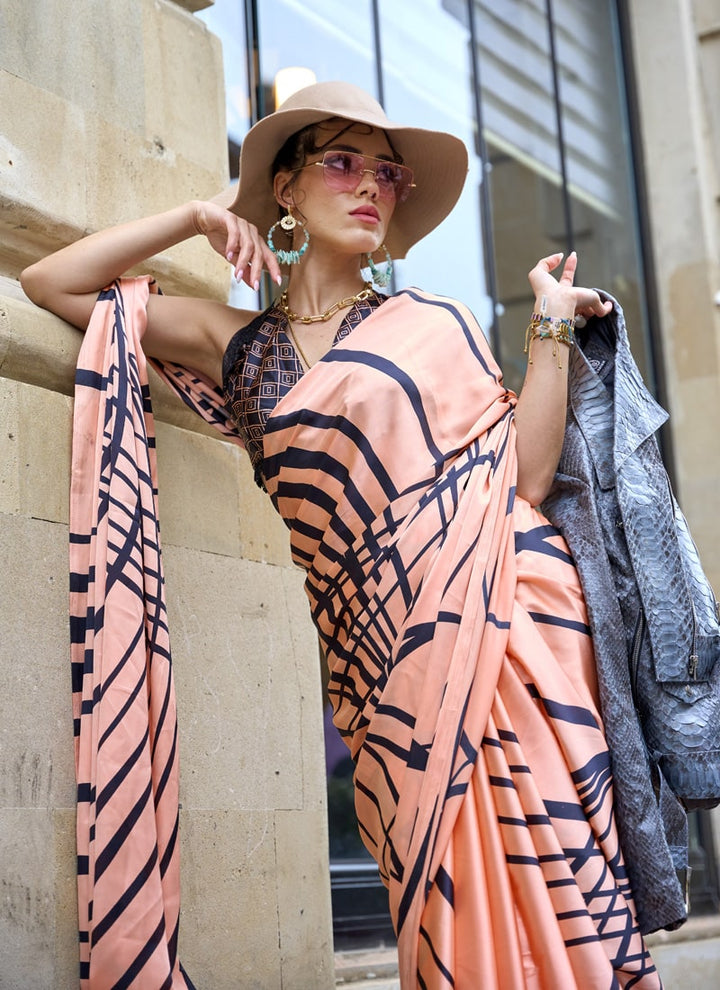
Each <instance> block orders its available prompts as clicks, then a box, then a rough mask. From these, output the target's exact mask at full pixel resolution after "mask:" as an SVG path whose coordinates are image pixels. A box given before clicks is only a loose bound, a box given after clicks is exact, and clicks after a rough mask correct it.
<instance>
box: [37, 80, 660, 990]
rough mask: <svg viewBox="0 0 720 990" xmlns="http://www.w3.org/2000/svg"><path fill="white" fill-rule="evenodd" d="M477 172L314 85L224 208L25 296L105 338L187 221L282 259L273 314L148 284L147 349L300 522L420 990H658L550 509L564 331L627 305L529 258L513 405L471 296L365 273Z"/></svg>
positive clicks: (230, 249) (329, 88)
mask: <svg viewBox="0 0 720 990" xmlns="http://www.w3.org/2000/svg"><path fill="white" fill-rule="evenodd" d="M466 163H467V156H466V151H465V148H464V146H463V145H462V142H460V141H459V140H458V139H456V138H454V137H452V136H450V135H447V134H440V133H436V132H431V131H423V130H420V129H415V128H407V127H402V126H400V125H397V124H393V123H391V122H389V121H388V120H387V118H386V117H385V115H384V112H383V111H382V109H381V108H380V106H379V105H378V104H377V103H376V102H375V101H374V100H372V99H371V98H370V97H369V96H367V94H365V93H364V92H362V91H361V90H358V89H356V88H355V87H353V86H350V85H347V84H344V83H321V84H318V85H316V86H311V87H308V88H307V89H305V90H302V91H300V92H299V93H297V94H295V95H294V96H293V97H291V98H290V99H289V100H288V101H287V102H286V103H285V104H284V105H283V107H282V108H281V109H280V110H278V111H277V112H276V113H274V114H272V115H271V116H270V117H267V118H265V119H264V120H262V121H260V122H259V123H258V124H256V125H255V127H254V128H253V129H252V130H251V131H250V133H249V134H248V136H247V138H246V140H245V142H244V144H243V150H242V160H241V181H240V185H239V190H238V193H237V197H236V198H235V201H234V202H233V203H232V204H231V209H230V210H227V209H225V208H224V207H223V206H222V205H220V204H219V203H212V202H192V203H189V204H186V205H184V206H182V207H178V208H177V209H173V210H170V211H168V212H167V213H163V214H161V215H159V216H154V217H150V218H147V219H143V220H139V221H136V222H133V223H129V224H126V225H123V226H121V227H117V228H113V229H111V230H107V231H103V232H101V233H98V234H94V235H92V236H90V237H88V238H86V239H85V240H82V241H80V242H78V243H76V244H73V245H71V246H69V247H67V248H65V249H63V250H62V251H59V252H58V253H57V254H55V255H53V256H51V257H49V258H46V259H44V260H43V261H41V262H39V263H38V264H36V265H33V266H32V267H31V268H29V269H27V270H26V271H25V272H24V273H23V276H22V284H23V287H24V288H25V290H26V292H27V294H28V295H29V296H30V298H31V299H33V300H34V301H35V302H37V303H38V304H39V305H41V306H44V307H46V308H48V309H51V310H52V311H53V312H55V313H57V314H58V315H60V316H62V317H63V318H64V319H66V320H68V321H69V322H71V323H73V324H75V325H76V326H78V327H80V328H85V327H87V325H88V322H89V320H90V318H91V314H92V312H93V308H94V306H95V302H96V297H97V294H98V291H99V290H100V289H102V288H103V287H104V286H105V285H106V284H108V283H110V282H111V281H112V280H113V279H116V278H117V277H118V276H119V275H120V274H121V273H122V272H124V271H126V270H128V269H130V268H131V267H133V266H135V265H137V264H138V263H140V262H141V261H142V260H144V259H146V258H148V257H149V256H151V255H153V254H156V253H158V252H160V251H162V250H164V249H166V248H167V247H169V246H170V245H172V244H175V243H177V242H179V241H181V240H184V239H186V238H188V237H190V236H192V235H194V234H197V233H200V234H204V235H205V236H206V237H207V238H208V240H209V241H210V244H211V245H212V247H213V248H214V249H215V250H216V251H217V252H219V253H220V254H221V255H223V257H226V258H227V259H228V260H229V262H230V263H231V265H232V267H233V270H234V273H235V276H236V278H241V279H242V280H243V281H245V282H246V283H247V284H248V285H250V286H255V287H257V285H258V280H259V278H260V274H261V271H262V270H263V269H267V271H268V272H269V273H270V275H271V276H272V278H273V279H274V280H275V281H276V282H277V283H278V284H280V282H281V265H280V263H279V262H282V263H283V266H284V267H285V266H287V269H288V272H289V278H288V282H287V288H286V290H285V292H284V293H283V294H282V295H281V297H280V299H279V301H278V302H276V303H275V304H273V305H272V306H271V307H270V309H269V310H267V311H266V312H265V313H264V314H256V313H252V312H247V311H238V310H235V309H233V308H231V307H229V306H226V305H222V304H220V303H216V302H210V301H207V300H201V299H186V298H179V297H169V296H161V295H151V296H150V298H149V299H148V301H147V328H146V330H145V335H144V338H143V347H144V349H145V351H146V352H147V353H148V354H150V355H152V356H153V357H154V358H158V359H160V360H161V361H172V362H175V363H177V364H180V365H183V366H186V367H187V368H192V369H195V370H196V371H197V372H200V373H201V374H202V375H204V376H205V377H207V378H208V379H210V380H211V381H212V382H215V383H217V385H218V386H221V387H222V388H223V390H224V394H225V398H226V401H227V405H228V408H229V409H230V411H231V415H232V417H233V419H234V420H235V423H236V427H237V430H238V431H239V433H240V435H241V437H242V438H243V440H244V442H245V445H246V447H247V449H248V452H249V454H250V456H251V458H252V461H253V464H254V467H255V471H256V478H257V480H258V482H259V483H260V484H261V485H262V486H263V487H264V488H265V489H266V490H267V491H268V493H269V495H270V497H271V498H272V500H273V502H274V504H275V506H276V508H277V509H278V511H279V512H280V513H281V515H282V517H283V519H284V520H285V522H286V523H287V525H288V527H289V529H290V532H291V541H292V551H293V557H294V560H295V561H296V563H297V564H299V565H300V566H302V567H303V568H304V569H305V570H306V571H307V582H306V589H307V594H308V598H309V601H310V607H311V611H312V616H313V620H314V622H315V624H316V627H317V629H318V634H319V636H320V639H321V642H322V645H323V649H324V652H325V656H326V658H327V662H328V664H329V669H330V685H329V691H330V697H331V699H332V701H333V706H334V718H335V723H336V725H337V726H338V728H339V730H340V732H341V733H342V735H343V736H344V738H345V740H346V742H347V744H348V746H349V747H350V750H351V754H352V756H353V759H354V761H355V766H356V770H355V785H356V806H357V812H358V820H359V824H360V830H361V833H362V837H363V840H364V842H365V844H366V845H367V847H368V849H369V850H370V851H371V852H372V854H373V855H374V856H375V858H376V859H377V862H378V864H379V868H380V872H381V875H382V877H383V879H384V881H385V883H386V884H387V885H388V888H389V896H390V906H391V913H392V916H393V920H394V924H395V927H396V930H397V934H398V944H399V954H400V971H401V982H402V986H403V987H404V988H411V987H415V986H421V987H432V988H441V987H442V988H444V987H450V986H454V987H456V988H458V987H460V988H476V987H483V988H492V987H502V988H503V990H505V988H509V987H518V988H519V987H542V988H548V990H549V988H559V987H562V988H572V987H582V988H583V990H585V988H590V987H598V988H599V987H603V988H605V987H611V986H634V987H642V988H651V987H653V988H655V987H659V986H660V981H659V978H658V975H657V973H656V971H655V968H654V966H653V964H652V961H651V960H650V957H649V955H648V954H647V951H646V949H645V947H644V945H643V941H642V937H641V935H640V933H639V931H638V927H637V922H636V918H635V912H634V906H633V900H632V892H631V890H630V889H629V884H628V882H627V877H626V873H625V868H624V865H623V860H622V853H621V850H620V848H619V844H618V840H617V832H616V827H615V823H614V818H613V805H612V782H611V776H610V768H609V759H608V753H607V746H606V744H605V740H604V736H603V730H602V723H601V719H600V715H599V713H598V705H597V700H596V685H595V676H594V668H593V654H592V645H591V641H590V637H589V631H588V626H587V619H586V614H585V607H584V602H583V598H582V593H581V590H580V586H579V583H578V579H577V575H576V572H575V569H574V566H573V563H572V560H571V558H570V556H569V554H568V552H567V549H566V547H565V544H564V542H563V540H562V538H561V537H560V535H559V534H558V532H557V531H556V530H554V529H553V528H552V527H551V526H549V524H548V523H547V521H546V520H545V519H544V518H543V517H542V516H541V515H540V514H539V513H538V512H537V510H536V509H535V508H533V506H537V505H538V504H539V503H540V502H542V500H543V498H544V497H545V495H546V494H547V492H548V490H549V487H550V484H551V482H552V479H553V475H554V472H555V469H556V466H557V463H558V458H559V454H560V450H561V447H562V441H563V430H564V423H565V407H566V396H567V365H568V361H567V348H568V347H569V346H570V345H571V344H572V326H573V321H574V319H575V318H576V317H577V316H582V317H585V318H590V317H591V316H602V315H605V313H606V312H607V311H608V310H609V308H610V303H603V302H602V301H601V300H600V298H599V296H598V294H597V293H596V292H594V291H592V290H589V289H585V288H581V287H577V286H575V285H574V281H573V280H574V273H575V268H576V258H575V255H574V254H573V255H571V256H570V257H569V258H567V260H566V261H565V263H564V265H563V267H562V270H561V272H560V275H559V278H557V279H556V278H555V277H554V276H553V274H552V272H553V271H555V270H556V269H557V268H558V267H559V265H560V262H561V256H560V255H554V256H550V257H548V258H544V259H542V260H541V261H539V262H538V263H537V265H536V266H535V267H534V268H533V270H532V271H531V272H530V275H529V279H530V284H531V287H532V290H533V292H534V294H535V299H536V303H535V313H534V314H533V316H532V319H531V324H530V327H529V328H528V331H529V332H528V345H529V350H530V360H529V364H528V371H527V377H526V380H525V383H524V385H523V388H522V391H521V393H520V395H519V397H517V398H516V397H515V396H514V395H513V394H512V393H510V392H508V391H507V390H506V389H505V388H504V386H503V384H502V376H501V373H500V371H499V369H498V368H497V366H496V364H495V362H494V360H493V358H492V356H491V354H490V352H489V350H488V347H487V345H486V342H485V338H484V336H483V334H482V332H481V330H480V329H479V327H478V326H477V324H476V322H475V321H474V319H473V317H472V315H471V314H470V313H469V312H468V310H467V309H466V308H465V307H464V306H462V304H460V303H457V302H455V301H453V300H449V299H444V298H441V297H435V296H431V295H429V294H427V293H424V292H421V291H419V290H416V289H411V290H404V291H401V292H399V293H397V294H396V295H394V296H392V297H390V298H386V297H385V296H383V295H381V294H380V293H378V292H377V291H376V290H375V289H373V287H372V285H370V284H368V283H366V282H365V281H364V279H363V276H362V274H361V269H362V268H364V267H370V269H371V271H372V272H373V273H374V277H376V278H377V279H378V280H380V281H381V280H382V274H381V273H378V269H377V268H376V261H377V263H380V261H381V260H382V259H383V257H389V256H394V257H403V256H404V255H405V253H406V251H407V250H408V249H409V247H410V246H411V245H412V244H413V243H415V242H416V241H417V240H419V239H420V237H422V236H424V235H425V234H426V233H428V232H429V231H430V230H431V229H432V228H433V227H434V226H436V225H437V224H438V223H439V222H440V221H441V220H442V219H443V218H444V217H445V216H446V215H447V214H448V213H449V211H450V210H451V209H452V207H453V205H454V204H455V202H456V200H457V198H458V196H459V194H460V191H461V188H462V184H463V181H464V178H465V172H466V167H467V166H466ZM281 218H282V220H283V222H282V227H281V226H280V225H279V221H281ZM285 230H287V231H288V233H289V239H288V238H286V235H285V233H284V231H285ZM266 236H267V241H266V240H265V238H266Z"/></svg>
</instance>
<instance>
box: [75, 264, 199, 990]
mask: <svg viewBox="0 0 720 990" xmlns="http://www.w3.org/2000/svg"><path fill="white" fill-rule="evenodd" d="M121 286H122V289H121ZM147 297H148V280H147V279H135V280H134V279H125V280H123V281H122V283H120V284H117V283H116V284H114V285H113V286H111V287H110V288H109V289H108V290H106V291H104V292H103V293H101V294H100V297H99V299H98V303H97V305H96V307H95V311H94V313H93V318H92V321H91V324H90V327H89V328H88V332H87V334H86V335H85V338H84V341H83V345H82V348H81V351H80V356H79V358H78V368H77V373H76V382H75V409H74V424H73V455H72V475H71V493H70V616H71V620H70V625H71V662H72V684H73V715H74V728H75V768H76V776H77V851H78V857H77V870H78V913H79V938H80V985H81V986H82V987H83V988H85V990H110V988H115V990H121V988H130V987H132V988H138V990H145V988H148V990H150V988H153V990H155V988H157V990H160V988H163V990H166V988H174V990H176V988H181V990H184V988H188V990H190V988H191V987H192V984H191V983H190V981H189V980H188V979H187V978H186V977H185V974H184V973H183V971H182V968H181V966H180V964H179V961H178V955H177V939H178V919H179V909H180V882H179V881H180V877H179V873H180V867H179V856H178V851H179V847H178V741H177V720H176V713H175V695H174V689H173V679H172V669H171V662H170V641H169V635H168V627H167V614H166V609H165V600H164V588H163V573H162V559H161V554H160V537H159V529H158V519H157V505H156V469H155V437H154V432H153V419H152V412H151V409H150V394H149V390H148V380H147V373H146V366H145V358H144V355H143V352H142V350H141V347H140V337H141V335H142V332H143V329H144V326H145V306H146V302H147ZM186 377H188V387H191V386H192V378H191V377H189V376H186ZM198 400H199V402H200V403H202V395H198Z"/></svg>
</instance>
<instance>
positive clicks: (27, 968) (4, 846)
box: [0, 808, 72, 990]
mask: <svg viewBox="0 0 720 990" xmlns="http://www.w3.org/2000/svg"><path fill="white" fill-rule="evenodd" d="M0 835H2V837H3V839H2V843H0V877H1V878H2V879H1V880H0V888H1V889H2V911H0V986H2V987H7V988H8V990H15V988H18V990H20V988H22V990H52V988H53V987H56V986H60V985H62V984H58V983H56V982H55V979H54V977H55V965H54V950H55V910H54V908H55V904H54V900H55V899H54V870H53V859H54V846H53V816H52V812H51V811H49V810H48V809H47V808H33V809H30V808H3V809H0ZM28 960H32V964H31V965H28ZM68 986H72V984H68Z"/></svg>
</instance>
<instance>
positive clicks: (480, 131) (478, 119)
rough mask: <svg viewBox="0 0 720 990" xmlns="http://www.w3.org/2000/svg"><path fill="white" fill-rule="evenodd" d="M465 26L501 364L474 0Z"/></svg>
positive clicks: (493, 332)
mask: <svg viewBox="0 0 720 990" xmlns="http://www.w3.org/2000/svg"><path fill="white" fill-rule="evenodd" d="M467 12H468V26H469V31H470V53H471V57H470V68H471V75H472V85H473V103H474V108H475V126H476V128H477V148H476V151H477V154H478V156H479V158H480V165H481V168H482V181H481V183H480V230H481V232H482V244H483V260H484V262H485V277H486V279H487V286H488V290H489V292H490V298H491V299H492V325H491V327H490V343H491V345H492V349H493V353H494V355H495V359H496V360H497V362H498V364H499V365H500V366H501V367H502V353H501V351H502V348H501V341H500V325H499V323H498V286H497V270H496V268H495V243H494V237H493V223H492V202H491V199H490V171H491V165H490V163H489V161H488V154H487V146H486V144H485V133H484V125H483V109H482V96H481V76H480V55H479V49H478V43H477V30H476V25H475V0H467Z"/></svg>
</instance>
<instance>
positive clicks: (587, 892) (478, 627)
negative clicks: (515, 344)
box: [262, 289, 660, 990]
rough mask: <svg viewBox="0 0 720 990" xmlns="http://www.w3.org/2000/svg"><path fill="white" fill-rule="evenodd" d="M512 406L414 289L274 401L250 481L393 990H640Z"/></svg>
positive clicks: (581, 619) (591, 721) (445, 317)
mask: <svg viewBox="0 0 720 990" xmlns="http://www.w3.org/2000/svg"><path fill="white" fill-rule="evenodd" d="M514 405H515V396H514V395H513V394H511V393H510V392H508V391H507V390H506V389H505V387H504V385H503V382H502V377H501V374H500V371H499V369H498V368H497V366H496V364H495V362H494V360H493V358H492V355H491V354H490V351H489V348H488V346H487V344H486V341H485V338H484V336H483V334H482V332H481V330H480V328H479V327H478V325H477V323H476V322H475V320H474V319H473V317H472V315H471V313H470V312H469V311H468V310H467V309H466V308H465V307H463V306H462V305H460V304H458V303H456V302H454V301H453V300H449V299H443V298H439V297H434V296H430V295H428V294H427V293H423V292H420V291H418V290H414V289H413V290H405V291H403V292H400V293H398V294H397V295H396V296H394V297H392V298H391V299H389V300H388V301H387V302H385V303H384V304H383V305H382V306H381V307H380V308H379V309H377V310H376V311H375V312H374V313H373V314H372V315H370V316H368V317H367V318H366V319H365V320H364V322H363V323H362V324H361V325H360V326H359V327H357V328H356V329H355V330H354V331H353V333H352V334H351V335H350V336H349V337H346V338H345V339H343V340H342V341H340V342H339V343H337V344H336V345H335V346H334V347H333V348H332V349H331V351H329V352H328V354H327V355H326V356H325V357H324V358H323V360H322V361H321V362H320V363H319V364H317V365H316V366H315V367H313V368H312V369H311V370H310V371H309V372H308V373H307V374H305V375H304V376H303V377H302V378H301V380H300V381H299V382H298V383H297V385H295V386H294V387H293V388H292V389H291V390H290V392H289V393H288V394H287V395H285V396H284V398H282V399H281V400H280V402H279V403H278V405H277V406H276V408H275V411H274V412H273V414H272V415H271V416H270V419H269V420H268V424H267V427H266V433H265V439H264V461H263V465H262V472H263V476H264V479H265V483H266V486H267V489H268V492H269V494H270V496H271V498H272V499H273V502H274V503H275V505H276V507H277V509H278V510H279V512H280V513H281V515H282V517H283V519H284V520H285V522H286V524H287V525H288V527H289V529H290V534H291V545H292V553H293V558H294V560H295V562H296V563H297V564H299V565H300V566H302V567H303V568H305V569H306V571H307V581H306V590H307V595H308V598H309V601H310V606H311V611H312V615H313V619H314V621H315V624H316V626H317V629H318V632H319V635H320V639H321V643H322V646H323V649H324V653H325V655H326V658H327V662H328V664H329V670H330V681H329V694H330V698H331V701H332V703H333V707H334V720H335V723H336V725H337V726H338V728H339V730H340V732H341V733H342V735H343V736H344V738H345V740H346V742H347V743H348V745H349V747H350V750H351V753H352V756H353V758H354V760H355V763H356V770H355V788H356V808H357V813H358V821H359V825H360V830H361V834H362V837H363V840H364V842H365V844H366V846H367V848H368V849H369V850H370V852H371V853H372V854H373V856H374V857H375V858H376V860H377V862H378V864H379V868H380V873H381V876H382V877H383V880H384V881H385V883H386V884H387V886H388V889H389V897H390V907H391V914H392V917H393V922H394V924H395V927H396V931H397V934H398V945H399V955H400V976H401V985H402V987H403V988H404V990H412V988H415V987H422V988H432V990H444V988H449V987H454V988H456V990H476V988H478V987H482V988H483V990H493V988H498V990H500V988H502V990H509V988H510V990H512V988H518V990H519V988H526V987H539V988H543V990H557V988H558V987H562V988H563V990H572V988H578V990H580V988H582V990H590V988H601V987H602V988H610V987H620V986H627V987H630V986H632V987H640V988H643V990H650V988H657V987H659V986H660V980H659V978H658V975H657V972H656V970H655V968H654V966H653V963H652V960H651V959H650V956H649V955H648V953H647V951H646V949H645V946H644V944H643V940H642V937H641V935H640V933H639V930H638V927H637V922H636V918H635V911H634V905H633V900H632V892H631V891H630V889H629V885H628V881H627V876H626V871H625V867H624V864H623V859H622V853H621V850H620V848H619V845H618V839H617V833H616V828H615V822H614V819H613V805H612V800H613V799H612V779H611V773H610V764H609V757H608V752H607V746H606V743H605V740H604V736H603V730H602V724H601V720H600V716H599V714H598V710H597V703H596V691H595V681H594V674H593V654H592V644H591V640H590V632H589V628H588V625H587V618H586V614H585V607H584V602H583V598H582V594H581V590H580V586H579V583H578V579H577V574H576V571H575V567H574V564H573V562H572V560H571V558H570V556H569V553H568V551H567V547H566V545H565V543H564V541H563V540H562V538H561V537H560V535H559V534H558V533H557V531H556V530H554V529H553V528H552V527H551V526H550V525H549V523H548V522H547V520H545V519H544V518H543V516H542V515H541V514H540V513H538V512H536V511H535V510H533V509H532V508H531V507H530V506H529V505H528V504H527V503H525V502H524V501H522V500H521V499H519V498H517V497H516V495H515V478H516V455H515V427H514V419H513V410H514Z"/></svg>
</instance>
